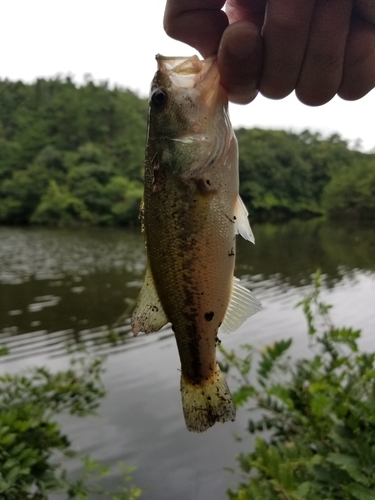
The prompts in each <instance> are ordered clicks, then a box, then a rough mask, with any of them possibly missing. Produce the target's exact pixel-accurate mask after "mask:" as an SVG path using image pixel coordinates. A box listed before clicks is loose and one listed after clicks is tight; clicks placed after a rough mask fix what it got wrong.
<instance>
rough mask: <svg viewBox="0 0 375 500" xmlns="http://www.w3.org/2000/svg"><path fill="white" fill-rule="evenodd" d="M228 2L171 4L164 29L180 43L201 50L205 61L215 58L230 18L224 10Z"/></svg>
mask: <svg viewBox="0 0 375 500" xmlns="http://www.w3.org/2000/svg"><path fill="white" fill-rule="evenodd" d="M224 3H225V0H168V2H167V5H166V8H165V13H164V29H165V31H166V33H167V34H168V35H169V36H170V37H172V38H175V39H176V40H179V41H181V42H185V43H187V44H188V45H191V46H192V47H194V48H195V49H197V50H198V51H199V52H200V53H201V54H202V56H203V57H208V56H210V55H212V54H215V53H216V52H217V50H218V48H219V43H220V39H221V36H222V34H223V32H224V30H225V28H226V27H227V26H228V18H227V15H226V14H225V12H223V11H222V10H221V8H222V7H223V5H224Z"/></svg>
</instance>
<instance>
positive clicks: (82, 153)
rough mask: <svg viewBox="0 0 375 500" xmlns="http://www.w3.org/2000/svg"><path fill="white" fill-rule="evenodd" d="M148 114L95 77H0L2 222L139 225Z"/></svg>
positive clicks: (139, 103) (135, 99)
mask: <svg viewBox="0 0 375 500" xmlns="http://www.w3.org/2000/svg"><path fill="white" fill-rule="evenodd" d="M146 111H147V103H146V101H145V100H144V99H140V98H139V97H137V96H136V95H135V94H133V93H132V92H130V91H129V90H124V89H120V88H114V89H109V88H108V85H107V83H105V82H104V83H101V84H99V85H97V84H95V83H94V82H93V81H91V80H90V78H87V79H86V84H85V85H83V86H80V87H77V86H76V85H75V84H74V83H73V82H72V81H71V79H70V78H65V80H64V79H60V78H56V79H53V80H44V79H39V80H37V82H36V83H34V84H32V85H28V84H24V83H22V82H10V81H8V80H5V81H0V223H7V224H28V223H30V222H31V223H38V224H49V225H67V224H69V225H70V224H104V225H110V224H130V223H134V222H135V221H136V220H137V216H138V207H139V204H140V200H141V196H142V192H141V191H142V190H141V189H140V186H141V183H142V180H143V162H144V141H145V135H146V134H145V132H146ZM120 186H121V187H122V189H121V187H120ZM135 206H137V209H135Z"/></svg>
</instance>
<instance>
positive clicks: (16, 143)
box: [0, 78, 375, 225]
mask: <svg viewBox="0 0 375 500" xmlns="http://www.w3.org/2000/svg"><path fill="white" fill-rule="evenodd" d="M146 115H147V102H146V101H145V100H144V99H140V98H139V97H138V96H137V95H135V94H134V93H132V92H131V91H129V90H125V89H121V88H115V89H110V88H109V87H108V85H107V84H106V83H103V84H96V83H94V82H93V81H90V80H87V81H86V82H85V84H84V85H83V86H79V87H78V86H77V85H75V84H74V83H73V82H72V80H71V79H70V78H64V79H61V78H55V79H51V80H44V79H40V80H38V81H37V82H36V83H34V84H32V85H30V84H25V83H22V82H10V81H7V80H5V81H1V80H0V223H2V224H29V223H38V224H49V225H64V224H99V225H114V224H122V225H129V224H133V223H135V222H136V220H137V215H138V207H139V202H140V199H141V196H142V177H143V158H144V143H145V134H146ZM236 133H237V137H238V142H239V147H240V181H241V182H240V184H241V195H242V197H243V199H244V201H245V203H246V205H247V207H248V209H249V212H250V214H251V216H252V219H253V220H254V219H263V220H265V219H283V218H288V217H293V216H298V217H307V216H311V215H314V214H323V213H325V212H327V213H328V214H329V215H331V216H333V217H351V218H353V217H354V218H375V155H370V154H362V153H359V152H357V151H352V150H350V149H348V145H347V143H346V142H345V141H344V140H342V139H341V138H340V137H339V136H337V135H334V136H332V137H330V138H328V139H325V140H323V139H322V138H321V137H320V136H319V135H316V134H311V133H309V132H307V131H305V132H303V133H301V134H299V135H297V134H292V133H287V132H283V131H271V130H260V129H252V130H246V129H240V130H237V131H236Z"/></svg>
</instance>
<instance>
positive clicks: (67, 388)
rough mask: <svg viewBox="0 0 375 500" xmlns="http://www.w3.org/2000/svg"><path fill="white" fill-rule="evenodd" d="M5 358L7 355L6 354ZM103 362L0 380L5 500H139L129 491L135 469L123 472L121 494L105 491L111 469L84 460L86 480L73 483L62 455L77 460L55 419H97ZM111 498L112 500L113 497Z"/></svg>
mask: <svg viewBox="0 0 375 500" xmlns="http://www.w3.org/2000/svg"><path fill="white" fill-rule="evenodd" d="M2 354H4V355H5V354H6V352H5V351H4V352H3V353H2ZM102 371H103V365H102V361H101V360H99V359H90V358H88V357H87V353H86V354H85V357H84V358H73V359H72V360H71V366H70V368H69V369H67V370H65V371H61V372H57V373H53V372H51V371H49V370H47V369H46V368H34V369H32V370H30V371H29V372H26V373H24V374H21V375H10V374H5V375H3V376H0V497H1V499H2V500H27V499H29V500H48V498H49V493H50V492H52V491H65V492H66V493H67V495H68V497H67V498H69V499H85V498H89V495H90V493H91V492H94V491H95V492H99V493H102V494H103V495H105V497H104V498H107V499H108V498H112V499H113V500H120V499H121V500H125V499H126V500H135V499H136V498H138V497H139V496H140V493H141V492H140V490H139V489H137V488H135V487H133V486H129V485H128V482H129V480H130V477H129V473H130V472H131V469H126V468H124V466H121V467H122V472H121V476H122V485H121V487H120V488H119V489H118V490H117V491H106V490H103V489H102V488H101V487H100V483H99V482H98V478H100V477H101V476H103V475H105V474H106V473H108V470H107V469H106V468H104V467H103V466H100V465H99V464H98V463H97V462H93V461H92V460H91V459H90V458H89V457H83V459H82V463H83V466H84V470H83V474H82V478H81V479H79V480H76V481H70V480H69V479H68V477H67V474H66V471H65V470H64V469H63V467H62V465H63V463H61V462H60V463H59V462H57V455H58V453H60V454H61V453H62V454H63V455H64V457H65V460H66V458H69V457H74V456H76V454H75V452H74V451H73V450H72V449H71V447H70V442H69V439H68V437H67V436H66V435H65V434H63V432H62V430H61V427H60V425H59V424H58V423H57V421H56V415H58V414H59V413H61V412H67V413H70V414H71V415H76V416H78V417H84V416H86V415H90V414H92V413H93V412H94V411H95V409H96V408H97V407H98V405H99V400H100V399H101V398H102V397H103V396H104V394H105V391H104V388H103V386H102V383H101V373H102ZM109 495H112V496H109Z"/></svg>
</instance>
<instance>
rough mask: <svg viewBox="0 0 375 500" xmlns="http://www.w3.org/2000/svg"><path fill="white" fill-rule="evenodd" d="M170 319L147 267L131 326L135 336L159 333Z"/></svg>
mask: <svg viewBox="0 0 375 500" xmlns="http://www.w3.org/2000/svg"><path fill="white" fill-rule="evenodd" d="M168 321H169V320H168V318H167V316H166V314H165V312H164V309H163V306H162V305H161V302H160V299H159V296H158V292H157V291H156V288H155V284H154V280H153V278H152V274H151V270H150V268H149V267H147V271H146V276H145V281H144V283H143V286H142V288H141V292H140V294H139V298H138V304H137V306H136V308H135V310H134V312H133V315H132V319H131V325H132V332H133V334H134V336H136V335H138V333H139V332H145V333H146V334H148V333H150V332H157V331H158V330H160V328H162V327H163V326H164V325H166V324H167V323H168Z"/></svg>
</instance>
